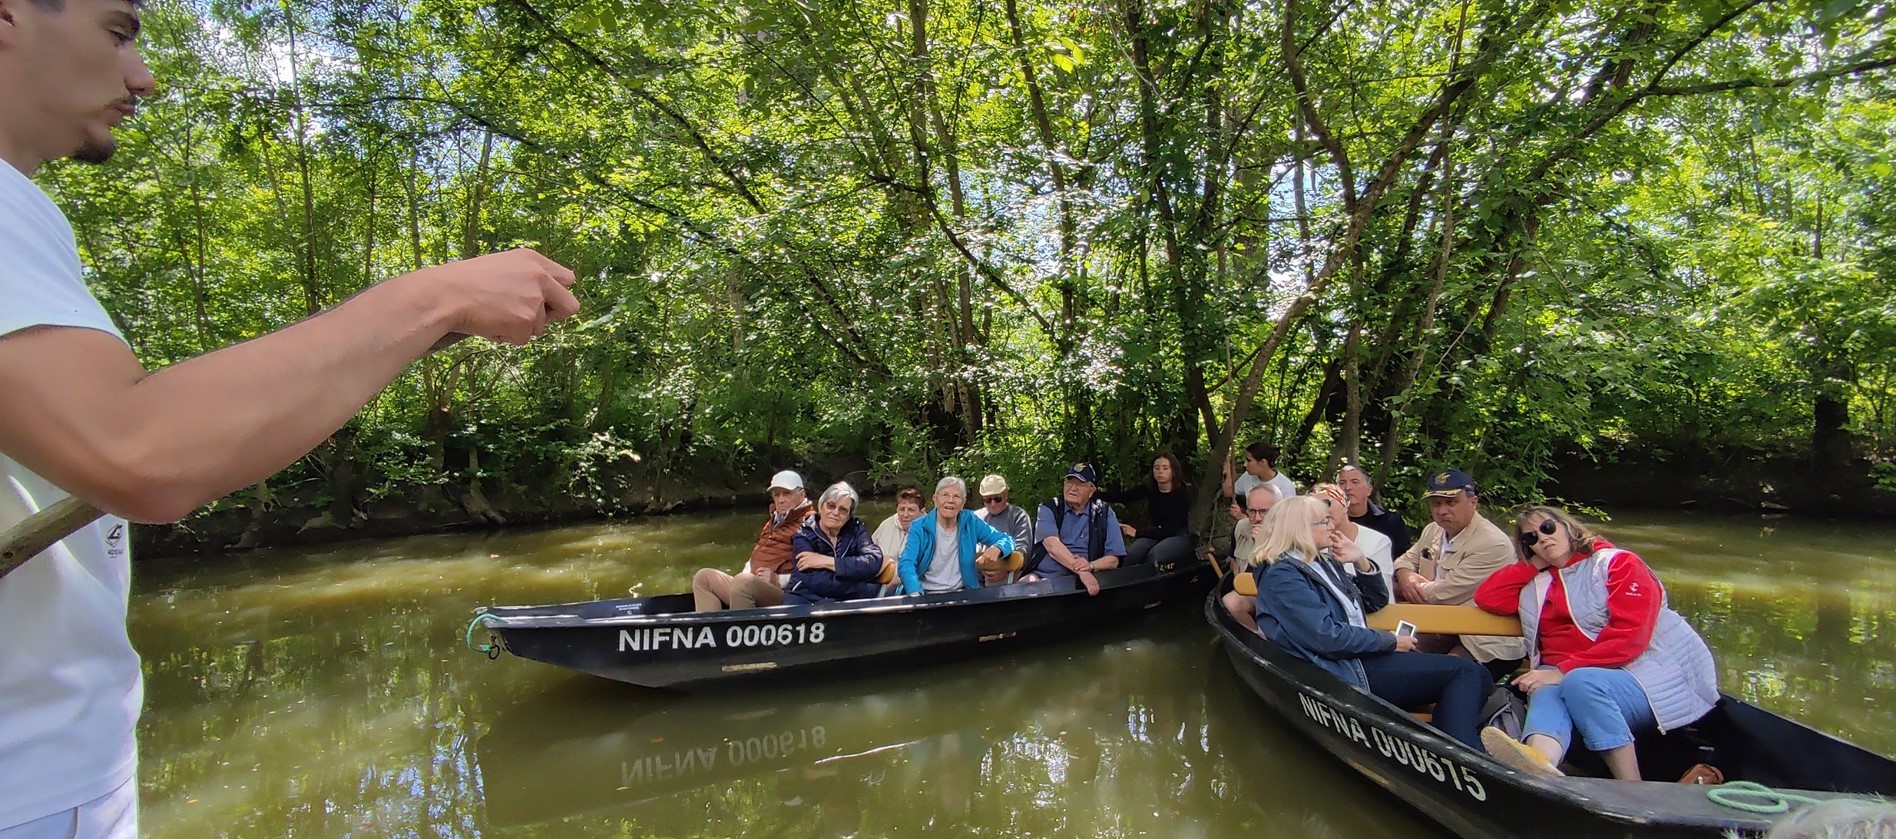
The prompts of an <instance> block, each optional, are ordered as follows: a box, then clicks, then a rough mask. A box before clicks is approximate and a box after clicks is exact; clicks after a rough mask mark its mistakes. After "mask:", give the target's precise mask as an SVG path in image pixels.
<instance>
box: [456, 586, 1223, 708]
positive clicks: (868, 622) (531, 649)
mask: <svg viewBox="0 0 1896 839" xmlns="http://www.w3.org/2000/svg"><path fill="white" fill-rule="evenodd" d="M1215 578H1216V575H1215V573H1214V572H1213V571H1212V570H1211V569H1210V568H1209V567H1207V566H1204V565H1200V564H1192V565H1185V566H1179V567H1176V568H1167V569H1155V568H1150V567H1136V568H1128V569H1121V570H1117V571H1112V572H1107V573H1105V574H1102V575H1100V580H1101V590H1100V593H1099V594H1098V595H1088V594H1087V593H1086V592H1085V591H1084V590H1083V589H1079V588H1078V587H1077V586H1076V585H1075V583H1074V582H1073V581H1072V580H1071V579H1066V580H1045V581H1040V582H1036V583H1030V584H1017V585H1009V586H1001V587H995V588H985V589H979V590H975V591H965V592H951V593H947V594H936V595H918V596H910V597H888V598H876V599H871V600H857V601H848V602H842V603H832V604H823V605H819V606H775V607H771V608H766V609H747V610H742V611H723V612H708V613H702V614H699V613H693V612H691V611H690V608H691V598H690V597H689V596H687V595H666V596H661V597H652V598H626V599H622V600H605V601H594V602H588V603H570V604H558V605H553V606H532V607H487V608H483V609H481V610H479V615H480V616H481V617H479V618H477V619H478V620H482V621H483V622H485V623H487V625H488V629H489V631H490V632H491V633H492V634H493V636H494V637H495V638H496V639H497V640H498V642H499V645H500V647H501V648H502V649H505V650H506V651H508V652H510V653H513V654H514V655H517V656H520V657H522V658H528V659H533V660H536V661H541V662H545V663H547V664H552V665H555V666H558V667H564V668H568V669H572V670H578V671H580V672H584V673H590V674H592V675H595V676H599V677H602V678H606V679H612V680H615V681H620V682H626V683H629V684H635V685H642V686H645V687H653V688H666V689H675V690H703V689H713V688H721V687H735V686H741V685H744V684H748V683H751V682H755V681H759V680H769V681H772V682H780V681H794V680H809V679H816V678H825V677H840V676H847V675H864V674H868V673H874V672H884V671H889V670H895V669H902V668H907V667H914V666H921V665H927V664H934V663H939V662H942V661H946V660H951V659H956V658H965V657H971V656H976V655H986V654H989V653H996V652H1001V651H1005V650H1007V649H1011V648H1015V647H1019V646H1022V645H1025V644H1030V643H1037V642H1041V641H1045V640H1050V639H1054V638H1061V637H1069V636H1072V635H1075V634H1080V633H1084V632H1088V631H1092V630H1098V629H1102V628H1105V627H1107V626H1110V625H1112V624H1113V623H1114V622H1116V621H1124V620H1127V619H1131V618H1133V617H1136V616H1138V615H1140V614H1143V613H1145V612H1147V611H1149V610H1153V609H1157V608H1159V607H1160V606H1163V605H1165V604H1167V603H1173V602H1185V601H1193V600H1195V599H1196V598H1197V597H1198V596H1199V595H1201V594H1202V593H1203V592H1204V591H1205V590H1206V589H1207V588H1209V587H1210V586H1211V585H1212V583H1213V581H1214V580H1215Z"/></svg>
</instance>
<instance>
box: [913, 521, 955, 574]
mask: <svg viewBox="0 0 1896 839" xmlns="http://www.w3.org/2000/svg"><path fill="white" fill-rule="evenodd" d="M930 515H933V513H931V514H930ZM911 526H913V525H911ZM958 531H959V525H957V526H956V527H942V526H941V522H940V521H936V522H935V555H934V556H933V557H931V558H930V560H929V563H928V570H926V571H924V572H923V573H922V591H925V592H936V591H954V590H956V589H959V588H961V538H960V533H959V532H958Z"/></svg>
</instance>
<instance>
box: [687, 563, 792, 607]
mask: <svg viewBox="0 0 1896 839" xmlns="http://www.w3.org/2000/svg"><path fill="white" fill-rule="evenodd" d="M691 599H692V601H693V604H694V608H696V609H697V610H698V611H700V612H716V611H718V610H720V609H723V608H724V607H725V606H727V605H728V606H729V607H731V608H733V609H755V608H757V607H759V606H778V605H781V604H782V603H783V588H782V587H780V586H779V585H778V584H777V582H776V580H775V578H774V576H773V578H772V579H770V580H765V579H764V578H762V577H759V576H757V575H755V574H752V573H751V572H750V569H748V568H747V569H745V570H743V571H742V572H740V573H739V574H738V575H737V576H735V577H733V576H731V575H729V574H726V573H724V572H723V571H719V570H718V569H716V568H700V569H698V573H697V574H694V575H692V577H691Z"/></svg>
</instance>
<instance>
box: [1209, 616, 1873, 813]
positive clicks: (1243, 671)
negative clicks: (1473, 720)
mask: <svg viewBox="0 0 1896 839" xmlns="http://www.w3.org/2000/svg"><path fill="white" fill-rule="evenodd" d="M1205 617H1206V620H1207V621H1208V622H1210V623H1211V625H1212V626H1213V627H1214V628H1216V629H1217V630H1218V633H1219V636H1220V643H1221V644H1222V645H1223V648H1224V650H1225V653H1226V658H1227V659H1229V660H1230V662H1231V664H1232V666H1233V668H1235V670H1236V672H1237V673H1238V675H1239V677H1240V678H1241V680H1242V681H1243V682H1244V683H1245V685H1246V686H1247V687H1248V688H1249V689H1250V690H1251V692H1252V693H1254V694H1255V695H1256V696H1257V697H1258V698H1259V699H1261V700H1262V701H1263V703H1264V704H1265V705H1267V706H1268V707H1270V708H1271V709H1272V710H1273V711H1275V712H1276V713H1277V714H1278V715H1279V716H1280V717H1282V718H1283V719H1284V720H1285V721H1286V722H1288V723H1289V724H1290V725H1291V726H1292V727H1294V728H1296V729H1297V730H1299V731H1301V732H1302V733H1303V734H1304V735H1305V736H1307V737H1309V738H1310V739H1311V740H1313V741H1315V742H1316V743H1317V744H1318V745H1319V746H1320V747H1322V748H1323V749H1324V750H1325V751H1327V752H1329V753H1330V754H1332V755H1333V756H1335V757H1336V758H1337V759H1339V760H1341V761H1343V762H1344V763H1345V764H1347V765H1349V766H1350V767H1351V768H1352V769H1354V770H1356V771H1357V772H1358V773H1360V774H1361V775H1362V776H1363V777H1365V778H1368V779H1369V780H1370V781H1372V782H1374V783H1376V784H1377V785H1378V786H1381V787H1382V788H1383V789H1385V790H1387V791H1389V792H1391V793H1393V794H1394V795H1395V797H1396V798H1399V799H1401V800H1402V801H1404V802H1406V803H1408V804H1409V805H1411V806H1413V807H1415V808H1416V809H1417V810H1419V811H1420V812H1422V813H1423V814H1424V815H1426V816H1428V817H1429V818H1432V819H1434V820H1435V821H1437V822H1439V823H1440V824H1441V825H1442V826H1444V827H1446V828H1448V829H1449V830H1451V831H1454V832H1455V833H1456V834H1457V835H1460V836H1465V837H1497V839H1499V837H1511V836H1524V835H1533V836H1535V837H1543V838H1544V839H1556V838H1557V837H1574V839H1581V838H1582V837H1589V838H1590V839H1599V837H1619V836H1623V837H1635V836H1637V837H1672V836H1678V837H1685V836H1697V837H1712V836H1723V835H1725V834H1726V831H1735V832H1737V833H1738V834H1739V835H1756V834H1761V833H1763V832H1764V831H1765V830H1767V829H1769V827H1770V819H1769V817H1767V816H1762V815H1757V814H1752V813H1747V812H1744V811H1741V810H1737V809H1732V808H1728V807H1725V806H1722V805H1719V804H1717V803H1716V802H1713V801H1711V800H1710V799H1709V798H1708V797H1707V795H1706V789H1707V788H1705V787H1697V786H1686V785H1680V784H1674V783H1653V782H1644V783H1642V782H1621V781H1613V780H1607V779H1604V778H1586V777H1568V778H1557V779H1550V778H1545V777H1541V776H1534V775H1527V774H1524V773H1520V772H1516V771H1514V770H1512V769H1509V768H1507V767H1506V766H1504V765H1502V764H1501V763H1499V762H1497V761H1495V760H1493V759H1491V758H1489V757H1487V756H1486V755H1485V754H1482V753H1480V752H1478V751H1476V750H1474V749H1470V748H1468V747H1466V746H1464V745H1462V744H1461V743H1460V742H1458V741H1455V740H1453V739H1451V738H1449V737H1448V736H1446V735H1444V734H1442V733H1441V732H1440V731H1438V730H1436V729H1434V728H1432V727H1430V726H1427V725H1425V724H1423V723H1421V722H1419V721H1418V720H1417V719H1416V718H1415V717H1414V716H1412V715H1410V714H1408V713H1406V712H1404V711H1403V710H1401V709H1399V708H1396V707H1395V706H1393V705H1390V704H1389V703H1387V702H1384V701H1382V700H1380V699H1377V698H1376V697H1374V696H1372V695H1370V694H1369V693H1367V692H1365V691H1361V690H1357V689H1356V688H1354V687H1352V686H1350V685H1348V684H1345V683H1344V682H1342V681H1341V680H1339V679H1337V678H1335V677H1334V676H1332V675H1330V674H1329V673H1327V672H1325V671H1323V670H1321V669H1319V668H1317V667H1315V666H1314V665H1311V664H1309V663H1308V662H1305V661H1302V660H1299V659H1297V658H1295V657H1293V656H1290V655H1289V654H1287V653H1285V652H1283V651H1282V650H1279V649H1278V648H1277V647H1276V646H1275V645H1273V644H1271V643H1270V642H1269V641H1266V640H1265V639H1263V638H1262V637H1260V636H1258V635H1257V634H1256V633H1255V632H1252V631H1250V630H1248V629H1245V628H1243V627H1242V626H1240V625H1238V624H1237V623H1236V622H1235V621H1233V620H1232V619H1231V618H1230V616H1229V615H1228V614H1226V613H1225V611H1224V608H1223V606H1222V605H1221V604H1220V602H1219V599H1218V596H1217V593H1215V592H1214V594H1213V595H1212V596H1211V597H1209V598H1207V600H1206V603H1205ZM1726 702H1727V703H1729V704H1731V705H1733V706H1734V708H1733V710H1734V711H1737V712H1738V713H1737V714H1735V715H1734V716H1737V717H1738V718H1739V719H1740V720H1744V719H1746V718H1747V717H1749V716H1751V715H1761V716H1766V717H1770V718H1771V722H1770V723H1769V724H1770V725H1771V726H1774V727H1782V728H1783V729H1784V730H1786V731H1788V730H1791V729H1795V730H1796V732H1797V733H1796V735H1795V737H1796V738H1797V739H1799V740H1802V741H1804V743H1805V744H1807V745H1809V746H1811V747H1813V748H1822V749H1832V750H1835V753H1836V754H1837V755H1839V756H1840V759H1843V760H1846V761H1854V762H1858V763H1861V764H1865V765H1868V766H1869V767H1870V768H1871V769H1870V772H1869V774H1870V775H1872V776H1873V777H1870V778H1862V777H1860V776H1859V777H1856V778H1833V779H1829V780H1833V781H1836V782H1835V783H1827V782H1825V780H1826V779H1809V780H1815V781H1816V782H1815V783H1813V784H1812V786H1815V787H1818V788H1820V789H1823V790H1824V791H1821V792H1812V791H1810V790H1807V789H1806V790H1798V792H1799V794H1802V795H1808V796H1812V797H1817V798H1827V797H1835V796H1836V795H1837V793H1835V792H1831V790H1847V791H1852V792H1878V791H1880V789H1875V788H1873V789H1857V788H1853V787H1852V786H1851V784H1861V783H1863V782H1864V781H1869V782H1870V784H1871V785H1872V786H1873V787H1877V788H1881V787H1884V786H1885V785H1887V784H1890V783H1892V782H1891V781H1890V779H1889V775H1888V774H1887V773H1888V772H1889V761H1888V760H1887V759H1883V758H1881V757H1880V756H1874V755H1870V754H1869V753H1867V752H1863V750H1861V749H1858V748H1857V747H1855V746H1852V745H1850V744H1847V743H1844V742H1843V741H1840V740H1836V739H1835V738H1831V737H1829V736H1828V735H1824V734H1822V733H1821V732H1815V731H1812V730H1810V729H1805V728H1803V727H1802V726H1798V725H1797V724H1796V723H1792V722H1790V721H1788V720H1784V719H1782V718H1779V717H1776V716H1775V715H1769V714H1768V713H1766V712H1763V711H1760V710H1758V709H1756V708H1752V707H1751V706H1748V705H1743V703H1739V702H1737V700H1733V699H1730V698H1727V700H1726ZM1759 721H1761V720H1759ZM1791 748H1796V747H1795V746H1792V747H1791ZM1642 754H1643V753H1642ZM1737 759H1738V758H1737V757H1736V756H1734V760H1737ZM1758 762H1759V761H1758V760H1757V758H1756V756H1747V757H1745V758H1744V765H1750V764H1753V763H1758ZM1836 771H1839V772H1841V771H1844V770H1841V769H1839V770H1836ZM1771 780H1777V781H1779V783H1780V784H1781V783H1783V780H1781V779H1771Z"/></svg>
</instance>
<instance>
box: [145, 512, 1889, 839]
mask: <svg viewBox="0 0 1896 839" xmlns="http://www.w3.org/2000/svg"><path fill="white" fill-rule="evenodd" d="M887 512H888V510H887V509H886V505H880V506H878V505H874V504H871V505H866V509H865V513H866V514H867V515H865V518H867V519H869V523H870V524H871V525H872V526H873V525H874V524H875V523H876V522H877V521H880V519H881V517H882V516H883V515H886V514H887ZM758 518H759V516H758V514H757V513H755V512H751V513H744V514H711V515H690V516H677V517H664V518H650V519H641V520H637V521H632V522H625V523H600V524H589V525H583V526H575V527H565V528H559V529H550V530H538V531H510V532H504V533H496V534H487V535H449V536H430V537H416V538H409V539H398V540H390V541H384V542H377V543H370V544H361V545H349V546H344V547H337V548H330V549H320V550H270V551H257V552H252V553H244V554H238V555H232V556H227V557H214V558H209V559H168V560H155V561H150V562H141V563H139V565H138V566H137V570H136V574H135V584H134V589H135V590H134V593H133V599H132V610H131V614H132V617H131V631H132V639H133V641H134V643H135V644H136V645H137V647H138V649H139V650H140V652H141V653H142V654H143V655H144V660H145V673H146V698H145V715H144V719H143V722H142V724H141V726H140V730H139V748H140V751H141V765H140V772H139V781H140V786H141V789H142V822H143V833H144V835H145V836H147V837H156V838H157V839H168V838H169V837H180V839H182V837H192V838H193V839H196V837H206V836H229V837H284V836H299V837H331V836H359V837H475V836H481V837H633V836H738V835H757V836H796V837H803V836H852V835H854V836H886V835H919V834H923V833H927V834H929V835H951V836H952V835H967V836H1144V835H1154V836H1168V837H1170V836H1183V837H1222V836H1259V835H1267V836H1273V837H1277V836H1283V837H1299V836H1306V837H1372V836H1385V835H1392V834H1396V835H1404V836H1439V835H1441V833H1440V831H1439V830H1438V829H1437V828H1435V827H1434V826H1433V825H1432V823H1431V822H1429V821H1428V820H1427V819H1426V818H1425V817H1424V816H1422V815H1421V814H1420V813H1419V812H1418V811H1416V810H1415V809H1412V808H1411V807H1410V806H1407V805H1403V804H1400V803H1397V802H1395V801H1392V800H1390V799H1389V798H1387V797H1386V796H1385V795H1384V794H1382V793H1381V791H1380V790H1379V789H1378V788H1376V787H1374V786H1372V785H1370V784H1369V783H1368V782H1366V781H1363V780H1361V779H1359V778H1358V777H1357V776H1356V775H1355V774H1354V773H1352V772H1351V771H1349V770H1348V769H1347V768H1346V767H1343V766H1341V765H1340V764H1338V763H1336V762H1335V761H1333V760H1331V759H1329V758H1328V757H1327V756H1326V755H1325V754H1323V753H1322V752H1320V751H1318V750H1317V749H1316V748H1315V747H1314V746H1312V745H1310V744H1309V743H1308V742H1306V741H1305V740H1303V739H1302V738H1300V737H1298V736H1296V735H1294V734H1293V733H1291V732H1289V731H1287V730H1286V729H1285V728H1284V726H1283V725H1281V724H1280V723H1279V722H1278V720H1277V719H1276V718H1274V717H1273V716H1272V714H1271V712H1270V711H1269V710H1268V709H1266V708H1265V707H1264V706H1263V705H1262V704H1261V703H1260V702H1258V701H1257V700H1255V698H1253V697H1251V696H1250V695H1249V694H1248V693H1246V692H1245V690H1244V689H1243V687H1242V686H1241V685H1240V684H1239V682H1238V680H1237V678H1236V677H1235V675H1234V674H1233V673H1232V672H1231V670H1230V665H1229V664H1228V663H1227V662H1226V661H1225V660H1224V659H1223V657H1222V655H1221V654H1220V653H1219V651H1218V650H1217V648H1216V647H1215V646H1214V644H1213V639H1212V634H1211V632H1210V630H1209V629H1207V628H1206V627H1205V626H1204V624H1203V619H1202V617H1201V615H1200V614H1199V611H1198V606H1197V605H1190V606H1186V607H1183V608H1178V609H1172V610H1167V611H1163V612H1159V613H1154V614H1151V615H1148V616H1147V617H1146V618H1145V619H1143V620H1140V621H1137V622H1134V623H1130V624H1126V625H1121V626H1112V627H1102V628H1101V631H1100V632H1099V633H1098V634H1097V635H1093V636H1089V637H1087V638H1085V639H1083V640H1075V641H1068V642H1062V643H1057V644H1053V645H1048V646H1042V647H1036V648H1031V649H1028V650H1023V651H1020V652H1018V653H1016V654H1012V655H1008V656H1005V657H1002V658H998V659H987V660H981V661H973V662H964V663H958V664H951V665H946V666H937V667H932V668H927V669H921V670H917V671H914V672H911V673H907V674H902V675H896V676H876V677H867V678H863V679H858V680H842V681H837V682H834V683H827V684H820V685H810V686H804V687H794V688H780V689H768V690H764V689H760V690H757V691H752V692H749V693H745V694H741V695H729V696H710V697H694V696H673V695H668V694H662V693H656V692H651V691H645V690H641V689H638V688H632V687H629V686H625V685H618V684H615V683H609V682H603V681H600V680H596V679H591V678H589V677H584V676H576V675H569V674H568V673H567V672H565V671H562V670H558V669H555V668H551V667H548V666H545V665H541V664H538V663H535V662H529V661H525V660H521V659H517V658H513V657H511V656H505V655H503V656H502V657H501V658H500V659H499V660H498V661H491V662H490V661H488V660H487V659H486V657H484V656H482V655H480V654H477V653H474V652H471V651H469V650H468V648H467V646H466V643H465V635H464V632H465V630H466V628H467V624H468V620H469V618H470V617H471V614H470V610H471V609H472V608H473V607H474V606H477V605H482V604H489V603H501V604H523V603H543V602H557V601H568V600H587V599H596V598H604V597H615V596H621V595H623V594H625V593H626V592H627V591H631V592H633V593H639V594H658V593H666V592H673V591H681V590H686V589H687V588H688V587H689V580H690V575H691V573H692V571H693V570H695V569H696V568H698V567H701V566H706V565H710V566H715V567H720V568H725V569H727V570H731V569H735V568H736V567H737V566H738V565H739V564H740V563H741V561H742V558H743V557H744V556H745V555H747V553H748V549H749V543H750V541H751V539H752V538H753V537H754V534H755V533H756V526H757V521H758ZM1603 529H1604V531H1605V532H1606V533H1607V535H1608V536H1609V537H1610V538H1613V539H1614V540H1615V541H1617V542H1618V543H1619V544H1621V545H1622V546H1624V547H1628V548H1631V549H1633V550H1635V551H1638V552H1639V553H1640V554H1642V555H1643V556H1645V557H1646V558H1647V560H1648V561H1649V562H1651V563H1652V565H1653V566H1654V567H1655V568H1656V569H1657V570H1658V572H1659V575H1660V579H1661V581H1662V582H1664V583H1665V584H1666V586H1667V588H1668V590H1669V592H1670V595H1671V597H1672V600H1673V602H1674V604H1675V606H1676V607H1677V608H1678V609H1679V610H1680V611H1681V612H1682V613H1683V614H1684V615H1685V616H1686V617H1687V619H1688V620H1690V621H1691V622H1692V623H1693V625H1694V626H1696V627H1698V629H1699V631H1700V632H1701V633H1702V634H1703V635H1704V636H1705V638H1706V640H1707V641H1708V642H1709V643H1710V644H1711V646H1712V649H1713V651H1714V653H1715V654H1716V655H1717V659H1718V665H1719V675H1720V679H1721V687H1723V688H1724V689H1725V690H1726V691H1727V692H1730V693H1733V694H1736V695H1738V696H1739V697H1741V698H1744V699H1746V700H1748V701H1751V702H1754V703H1756V704H1759V705H1761V706H1763V707H1766V708H1769V709H1772V710H1775V711H1778V712H1781V713H1784V714H1787V715H1789V716H1792V717H1795V718H1797V719H1800V720H1804V721H1806V722H1808V723H1810V724H1813V725H1816V726H1818V727H1820V728H1823V729H1826V730H1829V731H1832V732H1835V733H1837V734H1839V735H1841V736H1843V737H1845V738H1847V739H1850V740H1853V741H1855V742H1857V743H1860V744H1862V745H1864V746H1867V747H1869V748H1872V749H1875V750H1877V751H1880V752H1882V753H1885V754H1891V753H1896V713H1893V711H1896V525H1892V524H1888V523H1860V522H1854V523H1852V522H1823V521H1801V520H1793V519H1784V518H1778V519H1771V518H1758V517H1743V518H1731V517H1713V516H1701V515H1685V514H1667V515H1654V514H1627V515H1621V516H1617V517H1615V519H1614V521H1612V522H1611V523H1609V524H1606V525H1604V526H1603ZM479 640H485V636H484V635H483V636H480V638H479ZM1423 806H1426V803H1423Z"/></svg>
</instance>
